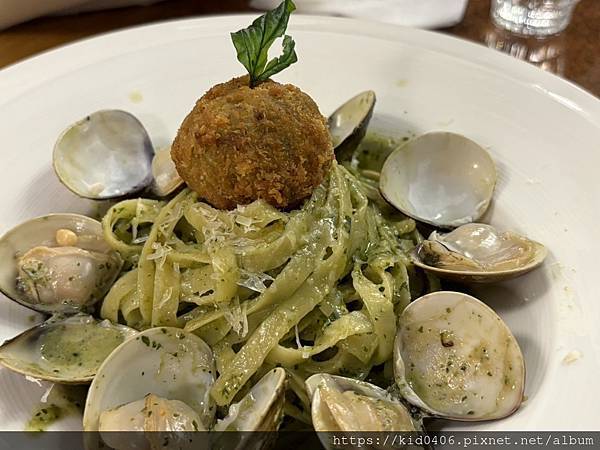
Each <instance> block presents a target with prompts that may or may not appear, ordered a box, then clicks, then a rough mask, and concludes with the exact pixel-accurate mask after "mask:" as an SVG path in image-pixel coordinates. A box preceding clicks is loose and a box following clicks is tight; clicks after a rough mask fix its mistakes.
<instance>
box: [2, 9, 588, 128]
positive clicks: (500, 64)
mask: <svg viewBox="0 0 600 450" xmlns="http://www.w3.org/2000/svg"><path fill="white" fill-rule="evenodd" d="M255 16H256V14H252V13H243V14H226V15H210V16H196V17H192V18H183V19H182V18H177V19H172V20H165V21H158V22H151V23H147V24H141V25H134V26H130V27H126V28H122V29H118V30H111V31H107V32H104V33H100V34H97V35H94V36H89V37H85V38H82V39H77V40H75V41H73V42H69V43H66V44H63V45H59V46H58V47H53V48H50V49H47V50H45V51H42V52H40V53H37V54H35V55H31V56H29V57H27V58H25V59H23V60H20V61H17V62H15V63H13V64H10V65H8V66H6V67H3V68H2V69H0V88H2V87H6V88H7V89H8V91H9V92H10V94H9V95H7V96H5V97H4V100H2V101H0V106H2V105H5V104H9V103H10V102H12V101H13V100H15V98H18V96H19V95H20V94H22V93H24V92H27V91H28V90H30V89H33V88H35V87H37V86H39V85H40V84H42V83H43V82H44V81H45V80H48V79H52V78H55V77H56V76H60V74H63V73H69V72H71V71H72V70H74V69H75V68H78V67H82V63H83V62H84V61H82V60H81V58H71V61H69V58H68V56H70V54H71V56H74V55H75V54H79V55H78V56H81V53H84V54H85V53H89V54H90V56H88V57H87V59H88V60H91V61H94V63H97V62H99V60H100V59H99V54H97V53H94V52H91V51H89V50H90V49H93V48H94V46H98V45H100V46H104V44H105V43H108V41H110V40H123V39H125V40H127V39H128V38H130V37H135V36H136V35H140V36H141V35H144V34H155V31H156V30H157V29H171V30H179V31H180V32H185V31H189V30H192V31H197V30H200V29H204V30H203V31H208V30H210V28H215V29H222V27H223V24H224V23H227V22H231V23H232V25H233V24H235V23H237V22H240V23H245V22H246V21H247V19H248V18H251V17H255ZM234 26H235V25H234ZM289 29H290V30H291V31H294V30H297V31H308V32H311V31H312V32H324V31H325V32H329V33H335V34H351V35H355V36H360V37H366V38H369V37H370V38H375V39H384V40H386V41H394V42H400V43H403V44H406V45H413V46H415V47H424V48H426V49H427V50H430V51H434V52H438V53H444V54H445V55H446V56H450V57H453V58H459V59H461V60H463V61H466V62H470V63H474V64H475V65H477V66H478V67H486V68H487V69H491V70H493V71H494V72H496V74H497V75H502V76H503V77H507V78H510V79H511V80H513V81H514V82H517V83H519V84H522V85H523V84H525V85H528V86H529V87H531V88H533V89H535V90H536V91H541V92H542V93H543V94H545V95H546V96H548V97H550V98H552V99H553V100H554V101H556V102H558V103H560V104H562V106H564V107H566V108H568V109H570V110H572V111H574V112H576V113H577V114H578V115H579V116H581V117H582V118H584V119H585V120H586V121H588V122H591V123H592V124H594V126H596V127H598V128H600V97H596V96H595V95H594V94H593V93H591V92H590V91H588V90H586V89H585V88H583V87H582V86H579V85H577V84H576V83H574V82H573V81H571V80H568V79H566V78H562V77H560V76H558V75H556V74H553V73H550V72H547V71H545V70H543V69H540V68H538V67H536V66H534V65H533V64H530V63H528V62H526V61H523V60H519V59H517V58H514V57H513V56H510V55H508V54H506V53H503V52H500V51H497V50H494V49H491V48H489V47H486V46H485V45H483V44H481V43H477V42H474V41H469V40H467V39H463V38H460V37H457V36H453V35H448V34H445V33H442V32H439V31H431V30H424V29H418V28H411V27H406V26H401V25H394V24H388V23H381V22H376V21H370V20H363V19H354V18H348V17H332V16H322V15H308V14H299V15H296V16H292V17H291V19H290V28H289ZM357 30H359V31H358V32H357ZM155 40H156V39H155ZM160 40H162V41H163V43H164V42H170V41H173V40H174V39H171V38H162V37H161V39H160ZM132 41H133V40H130V42H132ZM149 46H150V45H149V43H148V42H146V43H145V45H141V46H139V48H148V47H149ZM107 47H110V46H107ZM135 50H136V49H135V48H134V49H133V51H135ZM129 51H132V50H131V49H130V50H128V51H127V53H128V52H129ZM109 53H112V54H113V55H115V53H116V54H123V53H124V52H121V51H116V52H115V51H114V49H112V48H111V51H110V52H109ZM57 60H59V61H57ZM61 67H62V68H63V69H62V70H60V68H61ZM41 68H43V69H44V70H43V71H42V72H41V73H43V75H42V76H39V75H38V76H31V75H30V76H27V77H25V79H24V77H23V76H22V75H23V73H24V72H25V73H28V72H30V73H37V74H39V73H40V72H39V69H41ZM36 69H38V70H37V71H36ZM519 75H520V76H519Z"/></svg>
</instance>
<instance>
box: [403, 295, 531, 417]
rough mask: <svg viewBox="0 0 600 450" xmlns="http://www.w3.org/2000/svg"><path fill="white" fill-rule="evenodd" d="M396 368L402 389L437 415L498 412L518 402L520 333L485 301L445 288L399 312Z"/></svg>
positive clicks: (522, 381)
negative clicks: (516, 337)
mask: <svg viewBox="0 0 600 450" xmlns="http://www.w3.org/2000/svg"><path fill="white" fill-rule="evenodd" d="M399 324H400V326H399V330H398V334H397V336H396V342H395V346H394V347H395V348H394V375H395V378H396V384H397V385H398V387H399V389H400V392H401V393H402V395H403V397H404V398H405V399H406V400H407V401H409V402H410V403H412V404H413V405H415V406H418V407H419V408H421V409H423V410H425V411H427V412H429V413H430V414H432V415H434V416H438V417H444V418H449V419H454V420H462V421H478V420H490V419H500V418H502V417H505V416H508V415H510V414H512V413H513V412H514V411H515V410H516V409H517V408H518V407H519V405H520V404H521V401H522V399H523V389H524V384H525V363H524V359H523V355H522V353H521V349H520V348H519V344H518V343H517V341H516V339H515V338H514V336H513V335H512V333H511V332H510V330H509V329H508V327H507V326H506V324H505V323H504V322H503V321H502V319H500V317H498V315H497V314H496V313H495V312H494V311H493V310H492V309H491V308H489V307H488V306H486V305H485V304H484V303H482V302H481V301H479V300H477V299H476V298H474V297H471V296H469V295H467V294H463V293H460V292H450V291H441V292H434V293H432V294H428V295H425V296H423V297H421V298H419V299H417V300H415V301H414V302H412V303H410V304H409V305H408V306H407V307H406V309H405V310H404V311H403V313H402V315H401V316H400V319H399Z"/></svg>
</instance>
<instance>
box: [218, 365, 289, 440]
mask: <svg viewBox="0 0 600 450" xmlns="http://www.w3.org/2000/svg"><path fill="white" fill-rule="evenodd" d="M285 389H286V373H285V370H284V369H282V368H281V367H278V368H275V369H273V370H271V371H269V372H267V374H266V375H264V376H263V377H262V378H261V379H260V380H259V381H258V383H256V384H255V385H254V386H253V387H252V388H251V389H250V391H249V392H248V393H247V394H246V395H245V396H244V397H243V398H242V399H241V400H240V401H239V402H238V403H234V404H233V405H231V406H230V407H229V412H228V414H227V416H226V417H225V418H224V419H222V420H219V421H218V422H217V423H216V425H215V427H214V430H215V431H274V430H277V429H278V428H279V424H280V423H281V420H282V419H283V404H284V400H285V395H284V394H285Z"/></svg>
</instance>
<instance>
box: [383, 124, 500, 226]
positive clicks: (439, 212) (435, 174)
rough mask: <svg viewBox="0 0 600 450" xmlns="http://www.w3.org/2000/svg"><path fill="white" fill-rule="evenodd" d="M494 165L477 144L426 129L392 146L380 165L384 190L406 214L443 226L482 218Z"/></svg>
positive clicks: (491, 185)
mask: <svg viewBox="0 0 600 450" xmlns="http://www.w3.org/2000/svg"><path fill="white" fill-rule="evenodd" d="M495 184H496V168H495V166H494V161H493V160H492V158H491V157H490V155H489V154H488V152H487V151H485V150H484V149H483V148H482V147H481V146H480V145H479V144H477V143H475V142H473V141H472V140H470V139H468V138H466V137H465V136H462V135H460V134H455V133H450V132H446V131H444V132H430V133H426V134H423V135H421V136H419V137H417V138H415V139H413V140H411V141H408V142H407V143H406V144H404V145H402V146H400V147H399V148H397V149H396V150H394V151H393V152H392V153H391V154H390V156H388V158H387V159H386V161H385V163H384V165H383V168H382V170H381V178H380V182H379V187H380V190H381V194H382V195H383V196H384V197H385V199H386V200H387V201H388V202H389V203H390V204H392V205H393V206H394V207H395V208H397V209H398V210H400V211H402V212H403V213H404V214H406V215H408V216H410V217H412V218H414V219H416V220H419V221H421V222H425V223H428V224H431V225H434V226H437V227H440V228H455V227H458V226H460V225H463V224H465V223H468V222H474V221H476V220H478V219H479V218H480V217H481V216H482V215H483V214H484V213H485V211H486V210H487V208H488V206H489V204H490V201H491V199H492V194H493V192H494V186H495Z"/></svg>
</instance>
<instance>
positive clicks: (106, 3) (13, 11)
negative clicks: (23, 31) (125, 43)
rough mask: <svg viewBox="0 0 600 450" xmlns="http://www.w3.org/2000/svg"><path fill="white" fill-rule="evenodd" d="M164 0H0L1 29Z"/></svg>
mask: <svg viewBox="0 0 600 450" xmlns="http://www.w3.org/2000/svg"><path fill="white" fill-rule="evenodd" d="M160 1H164V0H41V1H40V0H0V11H2V13H1V14H0V29H2V28H7V27H9V26H11V25H15V24H17V23H21V22H25V21H26V20H30V19H34V18H36V17H40V16H46V15H48V14H77V13H80V12H86V11H97V10H101V9H112V8H122V7H125V6H131V5H150V4H152V3H157V2H160Z"/></svg>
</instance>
